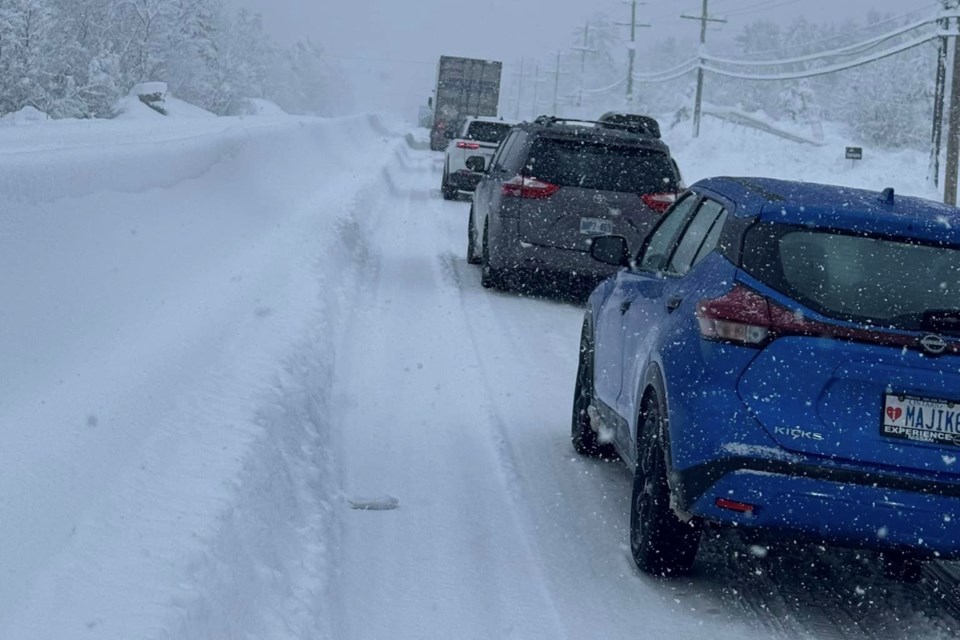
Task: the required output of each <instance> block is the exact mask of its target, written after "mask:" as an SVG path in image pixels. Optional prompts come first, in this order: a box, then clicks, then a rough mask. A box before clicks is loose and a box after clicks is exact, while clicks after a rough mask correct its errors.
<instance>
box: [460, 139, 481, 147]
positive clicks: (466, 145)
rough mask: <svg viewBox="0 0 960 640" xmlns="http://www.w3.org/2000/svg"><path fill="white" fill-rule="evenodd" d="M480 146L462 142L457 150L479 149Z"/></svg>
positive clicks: (474, 143)
mask: <svg viewBox="0 0 960 640" xmlns="http://www.w3.org/2000/svg"><path fill="white" fill-rule="evenodd" d="M479 148H480V145H479V144H477V143H476V142H463V141H462V140H461V141H460V142H458V143H457V149H479Z"/></svg>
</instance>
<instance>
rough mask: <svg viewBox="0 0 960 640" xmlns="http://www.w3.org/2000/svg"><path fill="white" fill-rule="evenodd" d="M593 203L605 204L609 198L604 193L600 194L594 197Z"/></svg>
mask: <svg viewBox="0 0 960 640" xmlns="http://www.w3.org/2000/svg"><path fill="white" fill-rule="evenodd" d="M593 201H594V202H596V203H597V204H603V203H604V202H606V201H607V198H606V197H605V196H604V195H603V194H602V193H598V194H597V195H595V196H593Z"/></svg>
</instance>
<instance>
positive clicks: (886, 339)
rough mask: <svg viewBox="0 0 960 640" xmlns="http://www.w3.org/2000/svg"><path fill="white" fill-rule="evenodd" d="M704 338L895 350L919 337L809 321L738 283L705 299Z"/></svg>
mask: <svg viewBox="0 0 960 640" xmlns="http://www.w3.org/2000/svg"><path fill="white" fill-rule="evenodd" d="M697 321H698V323H699V324H700V335H701V336H702V337H703V338H705V339H707V340H719V341H722V342H733V343H737V344H741V345H744V346H751V347H762V346H763V345H764V344H766V343H767V342H769V341H770V340H772V339H773V338H778V337H782V336H791V335H792V336H814V337H821V338H834V339H838V340H850V341H852V342H865V343H870V344H880V345H884V346H891V347H902V348H916V347H917V344H918V342H917V338H916V336H913V335H909V334H903V333H891V332H887V331H877V330H873V329H859V328H856V327H845V326H842V325H835V324H828V323H824V322H817V321H815V320H807V319H806V318H804V317H803V315H802V314H799V313H795V312H793V311H790V310H789V309H786V308H784V307H783V306H781V305H779V304H777V303H776V302H774V301H772V300H770V299H769V298H766V297H764V296H762V295H760V294H759V293H757V292H756V291H754V290H753V289H750V288H748V287H745V286H744V285H742V284H737V285H736V286H734V287H733V289H731V290H730V291H729V292H728V293H727V294H726V295H723V296H721V297H719V298H714V299H711V300H701V301H700V303H699V304H698V305H697ZM948 350H949V352H950V353H960V343H958V342H952V343H950V345H949V347H948Z"/></svg>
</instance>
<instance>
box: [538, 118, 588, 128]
mask: <svg viewBox="0 0 960 640" xmlns="http://www.w3.org/2000/svg"><path fill="white" fill-rule="evenodd" d="M533 122H534V124H542V125H546V126H548V127H549V126H550V125H554V124H561V123H567V122H570V123H573V124H604V123H603V122H598V121H596V120H580V119H579V118H561V117H560V116H538V117H537V118H536V119H535V120H534V121H533Z"/></svg>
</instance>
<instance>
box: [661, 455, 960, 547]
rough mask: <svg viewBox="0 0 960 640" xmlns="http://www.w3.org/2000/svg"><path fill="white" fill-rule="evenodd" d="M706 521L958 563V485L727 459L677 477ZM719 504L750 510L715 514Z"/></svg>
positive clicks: (689, 504)
mask: <svg viewBox="0 0 960 640" xmlns="http://www.w3.org/2000/svg"><path fill="white" fill-rule="evenodd" d="M676 477H677V480H678V485H679V492H680V494H681V503H686V505H687V508H688V510H689V511H690V512H691V513H693V514H695V515H698V516H701V517H703V518H706V519H707V520H710V521H713V522H717V523H721V524H728V525H736V526H740V527H746V528H757V529H764V530H767V531H774V532H781V533H785V534H797V535H801V536H804V537H807V538H812V539H816V540H821V541H824V542H827V543H830V544H836V545H841V546H849V547H860V548H871V549H878V550H890V549H901V550H905V551H910V552H912V553H916V554H918V555H927V556H930V557H941V558H957V557H960V484H957V483H953V482H942V481H937V480H931V479H923V478H912V477H906V476H902V475H887V474H882V473H876V472H867V471H860V470H856V469H852V468H847V467H833V466H823V465H814V464H809V463H800V462H789V461H785V460H766V459H754V458H727V459H722V460H718V461H717V462H714V463H710V464H705V465H700V466H698V467H695V468H693V469H688V470H686V471H682V472H679V473H678V474H677V476H676ZM718 499H725V500H732V501H735V502H736V503H738V504H741V505H752V506H753V507H754V508H753V509H752V510H751V511H749V512H746V513H741V512H737V511H733V510H731V509H729V508H723V507H721V506H718V504H717V501H718Z"/></svg>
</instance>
